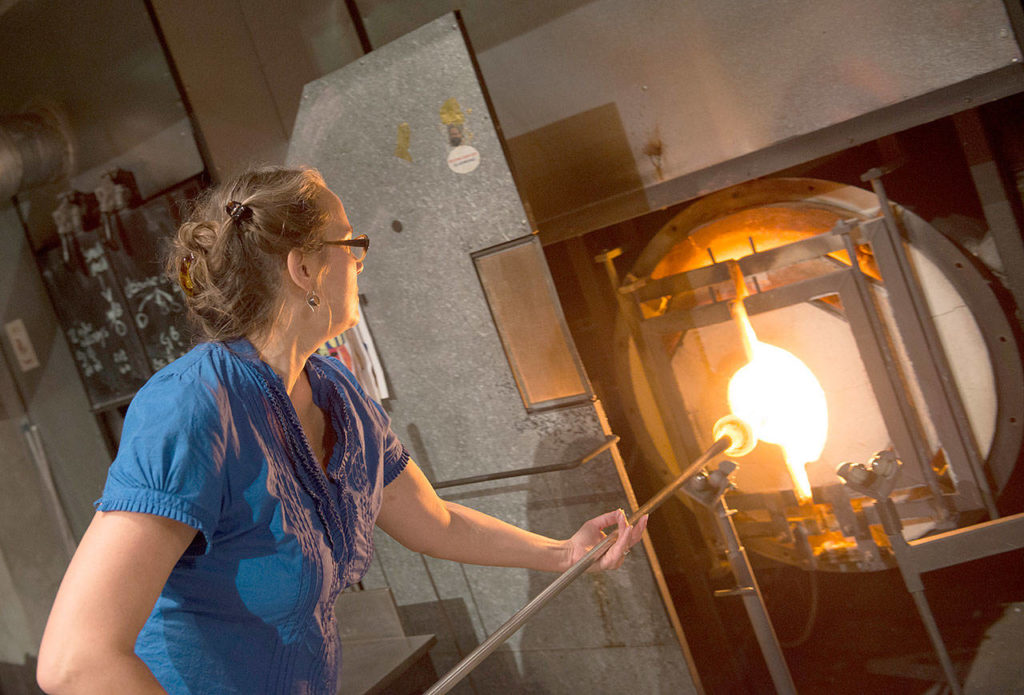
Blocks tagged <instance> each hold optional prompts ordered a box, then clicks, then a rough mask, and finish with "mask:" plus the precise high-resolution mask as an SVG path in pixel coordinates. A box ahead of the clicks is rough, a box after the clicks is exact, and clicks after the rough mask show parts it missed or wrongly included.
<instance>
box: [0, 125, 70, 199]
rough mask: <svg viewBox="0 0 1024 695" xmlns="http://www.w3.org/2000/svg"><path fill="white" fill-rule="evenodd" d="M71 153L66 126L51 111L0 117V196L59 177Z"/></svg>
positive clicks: (64, 170) (66, 171) (67, 170)
mask: <svg viewBox="0 0 1024 695" xmlns="http://www.w3.org/2000/svg"><path fill="white" fill-rule="evenodd" d="M71 157H72V149H71V140H70V138H69V137H68V135H67V129H66V128H65V127H64V126H63V124H62V122H61V119H60V117H59V116H57V115H56V114H55V113H53V112H52V111H49V110H46V109H40V110H37V111H31V112H27V113H23V114H18V115H14V116H4V117H2V118H0V200H3V199H7V198H10V197H11V196H14V195H17V194H18V193H20V192H22V191H27V190H29V189H31V188H35V187H36V186H39V185H41V184H44V183H49V182H52V181H56V180H58V179H60V178H61V177H62V176H64V175H66V174H67V173H68V172H69V171H70V169H71Z"/></svg>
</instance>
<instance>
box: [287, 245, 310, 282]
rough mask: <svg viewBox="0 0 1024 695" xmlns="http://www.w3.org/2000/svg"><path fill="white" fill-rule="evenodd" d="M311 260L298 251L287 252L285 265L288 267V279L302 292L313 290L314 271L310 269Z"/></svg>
mask: <svg viewBox="0 0 1024 695" xmlns="http://www.w3.org/2000/svg"><path fill="white" fill-rule="evenodd" d="M311 260H312V259H311V258H309V256H307V255H306V254H304V253H303V252H302V251H300V250H299V249H292V250H291V251H289V252H288V258H287V260H286V265H287V266H288V277H290V278H291V281H292V282H293V283H295V284H296V285H297V286H298V287H299V289H301V290H302V291H303V292H309V291H310V290H311V289H313V275H314V269H313V268H311V267H310V262H311Z"/></svg>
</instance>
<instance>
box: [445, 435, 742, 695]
mask: <svg viewBox="0 0 1024 695" xmlns="http://www.w3.org/2000/svg"><path fill="white" fill-rule="evenodd" d="M731 445H732V438H731V437H729V435H724V436H722V437H719V438H718V439H716V440H715V442H714V444H712V445H711V446H710V447H708V448H707V450H706V451H705V452H704V453H703V454H701V455H700V456H699V457H697V458H696V459H695V460H694V461H693V462H692V463H691V464H690V465H689V466H687V467H686V469H685V470H684V471H683V472H682V473H680V474H679V476H678V477H677V478H676V479H675V480H673V481H672V482H671V483H669V484H668V485H666V486H665V487H663V488H662V489H661V490H660V491H658V493H657V494H656V495H654V497H652V498H651V499H649V500H647V502H645V503H644V505H643V506H642V507H640V508H639V509H637V510H636V511H635V512H633V514H631V515H630V516H629V518H628V519H627V521H628V522H629V524H630V525H633V524H635V523H636V522H637V521H639V520H640V518H641V517H643V515H644V514H649V513H651V512H653V511H654V510H655V509H657V508H658V507H660V506H661V505H662V503H663V502H665V500H667V499H668V498H669V497H670V496H671V495H672V494H673V493H675V491H676V490H678V489H679V488H680V487H682V486H683V484H684V483H686V481H687V480H689V479H690V478H692V477H693V476H694V475H696V474H697V473H699V472H700V471H701V470H702V469H703V468H704V466H706V465H707V464H708V463H709V462H710V461H711V460H712V459H714V458H715V457H716V456H719V455H721V454H722V453H724V452H725V450H726V449H728V448H729V447H730V446H731ZM618 536H619V534H618V531H615V532H613V533H611V534H609V535H608V536H605V537H604V538H603V539H602V540H601V541H600V542H599V543H598V544H597V545H595V546H594V547H593V548H591V549H590V550H589V551H587V554H586V555H584V556H583V557H581V558H580V559H579V560H577V561H576V564H574V565H573V566H572V567H570V568H569V569H567V570H566V571H565V572H563V573H562V574H561V575H560V576H559V577H558V578H557V579H555V581H553V582H551V584H549V585H548V587H547V588H546V589H544V591H542V592H540V593H539V594H537V596H536V597H535V598H534V599H533V600H531V601H530V602H529V603H527V604H526V605H525V606H523V607H522V608H520V609H519V610H518V611H516V613H515V614H513V615H512V617H511V618H509V619H508V620H507V621H505V624H504V625H502V626H501V627H499V628H498V629H497V630H495V631H494V633H493V634H492V635H491V636H490V637H488V638H487V639H486V640H484V641H483V642H482V643H481V644H480V646H478V647H477V648H476V649H474V650H473V651H472V652H470V653H469V654H468V655H467V656H466V657H465V658H464V659H463V660H462V661H460V662H459V663H458V664H456V665H455V667H454V668H453V669H452V670H451V671H449V672H448V673H446V674H445V675H444V677H443V678H441V680H439V681H438V682H437V683H435V684H434V685H433V686H431V688H430V690H427V691H426V694H425V695H443V693H447V692H448V691H449V690H451V689H452V688H454V687H455V686H456V684H458V682H459V681H461V680H462V679H463V678H465V677H466V676H467V675H468V674H469V672H470V671H472V670H473V669H474V668H476V667H477V666H478V665H479V664H480V662H481V661H483V660H484V659H486V658H487V657H488V656H489V655H490V654H491V652H493V651H494V650H495V649H497V648H498V647H499V646H500V645H501V644H502V643H503V642H504V641H505V640H507V639H508V638H509V637H511V636H512V635H513V634H515V632H516V631H517V630H519V628H520V627H522V626H523V623H525V622H526V621H527V620H529V619H530V618H531V617H532V616H533V614H534V613H536V612H537V611H539V610H540V609H541V608H543V607H544V606H545V605H546V604H547V603H548V601H550V600H551V599H553V598H554V597H555V596H557V595H558V594H559V593H561V591H562V590H563V589H564V588H565V587H567V586H568V585H569V584H570V583H571V582H572V581H573V580H574V579H576V578H577V577H579V576H580V575H581V574H583V573H584V572H586V571H587V568H589V567H590V566H591V565H592V564H594V563H595V562H596V561H597V560H598V559H599V558H600V557H601V555H603V554H604V552H605V551H606V550H607V549H608V548H609V547H610V546H611V545H612V544H613V543H615V541H616V539H617V538H618Z"/></svg>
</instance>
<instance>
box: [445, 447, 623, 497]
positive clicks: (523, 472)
mask: <svg viewBox="0 0 1024 695" xmlns="http://www.w3.org/2000/svg"><path fill="white" fill-rule="evenodd" d="M618 441H619V435H617V434H612V435H609V436H608V437H605V440H604V441H603V442H602V443H601V444H600V445H599V446H598V447H597V448H596V449H594V450H593V451H591V452H590V453H589V454H587V455H586V456H583V457H581V458H578V459H576V460H575V461H566V462H565V463H552V464H550V465H547V466H531V467H530V468H515V469H512V470H510V471H501V472H499V473H483V474H481V475H470V476H466V477H465V478H454V479H452V480H442V481H440V482H437V483H431V487H433V488H434V489H435V490H440V489H442V488H446V487H457V486H459V485H471V484H473V483H486V482H490V481H492V480H504V479H505V478H518V477H521V476H527V475H536V474H538V473H554V472H556V471H568V470H572V469H573V468H579V467H580V466H582V465H583V464H584V463H587V462H588V461H592V460H593V459H594V458H596V457H597V455H598V454H601V453H603V452H605V451H607V450H608V449H609V448H610V447H611V446H612V445H613V444H616V443H618Z"/></svg>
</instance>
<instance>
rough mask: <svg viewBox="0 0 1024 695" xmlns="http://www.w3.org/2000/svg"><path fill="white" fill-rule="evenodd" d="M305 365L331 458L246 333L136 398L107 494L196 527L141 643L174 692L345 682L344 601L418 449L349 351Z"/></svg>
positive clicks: (196, 351) (167, 373) (103, 502)
mask: <svg viewBox="0 0 1024 695" xmlns="http://www.w3.org/2000/svg"><path fill="white" fill-rule="evenodd" d="M306 373H307V375H308V377H309V381H310V385H311V386H312V390H313V400H314V402H315V403H316V404H317V405H318V406H319V407H320V408H321V409H323V411H324V413H325V416H326V417H327V418H328V419H329V422H330V424H331V425H332V426H333V429H334V432H335V434H336V435H337V443H336V445H335V446H334V449H333V452H332V453H331V456H330V459H329V461H328V464H327V467H326V471H325V470H324V469H323V468H321V466H320V464H319V463H318V462H317V461H316V460H315V458H314V455H313V453H312V451H311V450H310V447H309V444H308V442H307V441H306V438H305V436H304V434H303V432H302V429H301V427H300V425H299V422H298V417H297V416H296V414H295V410H294V408H293V407H292V404H291V401H290V399H289V397H288V395H287V393H286V392H285V389H284V384H283V383H282V381H281V380H280V378H279V377H278V376H277V374H276V373H275V372H274V371H273V370H272V369H271V368H270V367H269V366H268V365H267V364H265V363H264V362H263V361H262V360H260V359H259V357H258V354H257V353H256V350H255V349H254V348H253V347H252V345H251V344H250V343H249V342H248V341H245V340H240V341H234V342H230V343H218V342H212V343H203V344H200V345H198V346H197V347H195V348H193V349H192V350H191V351H190V352H189V353H188V354H187V355H185V356H184V357H182V358H180V359H178V360H176V361H175V362H173V363H171V364H170V365H168V366H167V367H165V368H164V369H162V370H160V371H159V372H157V373H156V374H155V375H154V376H153V377H152V378H151V379H150V380H149V381H148V382H147V383H146V384H145V386H143V388H142V389H141V390H140V391H139V392H138V394H137V395H136V397H135V399H134V400H133V401H132V403H131V405H130V407H129V408H128V413H127V415H126V417H125V422H124V429H123V431H122V436H121V446H120V449H119V451H118V454H117V457H116V458H115V460H114V462H113V464H112V465H111V467H110V471H109V474H108V476H107V483H106V486H105V488H104V490H103V496H102V497H101V498H100V499H99V500H98V501H97V502H96V507H97V509H99V510H101V511H131V512H141V513H146V514H157V515H160V516H164V517H168V518H171V519H175V520H177V521H180V522H182V523H185V524H188V525H189V526H192V527H193V528H195V529H196V531H197V532H198V533H197V534H196V538H195V540H194V541H193V543H192V545H191V546H190V547H189V549H188V550H187V551H186V552H185V554H184V555H183V556H182V557H181V559H180V560H179V561H178V563H177V564H176V565H175V567H174V569H173V571H172V572H171V575H170V578H169V579H168V580H167V583H166V585H165V586H164V588H163V591H162V592H161V594H160V597H159V598H158V599H157V602H156V605H155V606H154V608H153V612H152V614H151V615H150V617H149V619H148V620H147V621H146V624H145V626H144V627H143V629H142V631H141V633H140V634H139V638H138V641H137V642H136V647H135V650H136V653H137V654H138V655H139V657H140V658H142V660H143V661H144V662H145V663H146V664H147V665H148V666H149V668H150V669H151V670H152V671H153V674H154V675H155V676H156V678H157V680H158V681H159V682H160V683H161V685H162V686H163V687H164V688H165V689H166V690H167V691H168V692H171V693H186V692H187V693H214V692H216V693H247V694H248V693H334V692H335V690H336V688H337V677H338V671H339V668H340V658H341V655H340V647H339V643H338V630H337V625H336V622H335V616H334V602H335V600H336V598H337V595H338V593H339V592H340V591H341V589H343V588H344V587H345V586H347V585H350V584H353V583H355V582H357V581H359V579H361V578H362V576H363V574H364V573H365V572H366V570H367V568H368V566H369V563H370V560H371V557H372V555H373V526H374V522H375V520H376V518H377V513H378V511H379V509H380V504H381V494H382V490H383V488H384V486H385V485H387V484H388V483H390V482H391V481H392V480H394V478H396V477H397V476H398V475H399V474H400V473H401V472H402V470H403V468H404V467H405V465H406V463H407V462H408V460H409V454H408V452H407V451H406V449H405V448H404V447H403V446H402V444H401V442H400V441H399V440H398V438H397V437H396V436H395V434H394V433H393V432H392V430H391V427H390V423H389V419H388V416H387V415H386V413H385V412H384V410H383V409H382V408H381V407H380V405H379V404H377V403H375V402H373V401H372V400H370V399H369V398H367V397H366V395H365V394H364V393H363V391H362V390H361V389H360V388H359V386H358V384H357V383H356V381H355V378H354V377H353V376H352V374H351V372H349V371H348V369H346V368H345V366H344V365H343V364H342V363H341V362H340V361H339V360H337V359H334V358H330V357H322V356H320V355H313V356H312V357H310V359H309V360H308V361H307V363H306ZM127 579H128V578H126V580H127Z"/></svg>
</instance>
